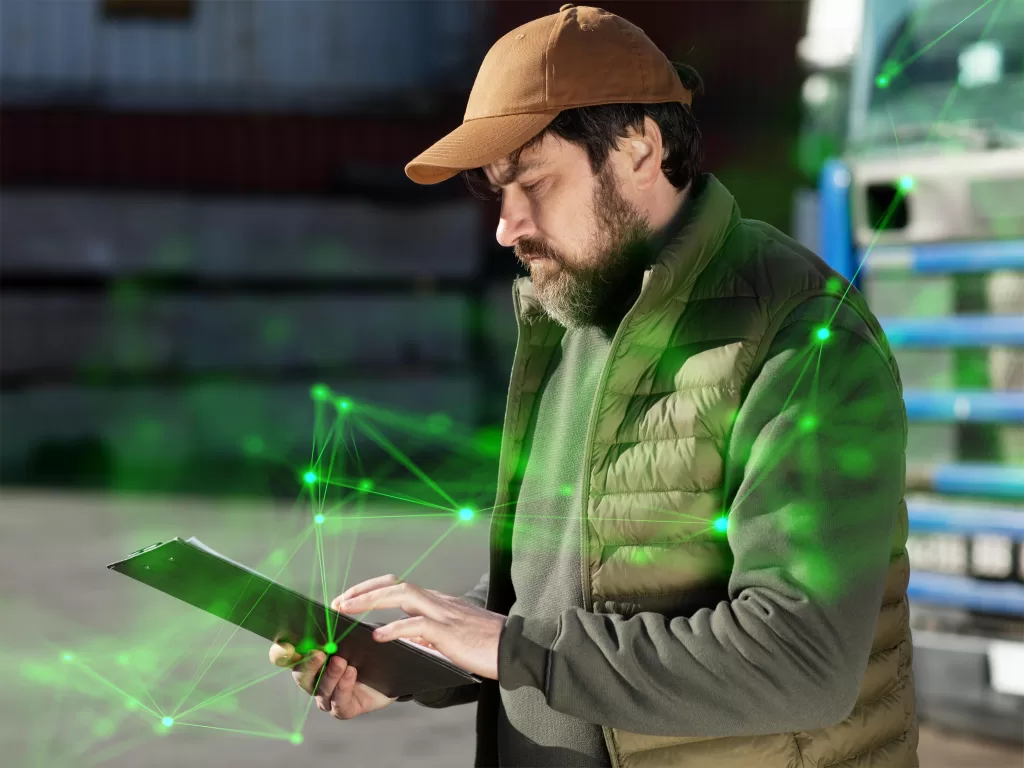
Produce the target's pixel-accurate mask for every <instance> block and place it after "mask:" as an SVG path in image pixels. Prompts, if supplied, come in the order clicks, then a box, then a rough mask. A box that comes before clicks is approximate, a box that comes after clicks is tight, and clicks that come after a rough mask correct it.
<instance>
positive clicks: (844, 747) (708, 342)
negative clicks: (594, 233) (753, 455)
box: [487, 176, 918, 768]
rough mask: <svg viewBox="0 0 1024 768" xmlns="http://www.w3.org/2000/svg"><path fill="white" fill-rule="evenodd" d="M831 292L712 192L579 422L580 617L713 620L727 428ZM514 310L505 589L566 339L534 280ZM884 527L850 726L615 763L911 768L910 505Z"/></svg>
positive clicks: (721, 589)
mask: <svg viewBox="0 0 1024 768" xmlns="http://www.w3.org/2000/svg"><path fill="white" fill-rule="evenodd" d="M769 254H770V256H771V268H770V269H768V268H767V266H766V258H767V255H769ZM834 275H835V273H834V272H833V271H832V270H830V269H829V268H828V267H827V266H826V265H825V264H824V263H823V262H822V261H821V260H820V259H818V258H817V257H816V256H814V255H813V254H810V253H809V252H808V251H806V250H805V249H802V248H800V246H798V245H797V244H796V243H794V242H793V241H792V240H790V239H788V238H786V237H785V236H784V235H783V234H781V233H779V232H778V231H777V230H774V229H773V228H771V227H769V226H768V225H766V224H763V223H760V222H755V221H749V220H743V219H741V218H740V213H739V210H738V208H737V206H736V203H735V201H734V199H733V197H732V195H731V194H730V193H729V192H728V191H727V190H726V189H725V187H723V186H722V185H721V184H720V183H719V182H718V181H717V180H716V179H715V178H714V177H713V176H709V177H707V185H706V188H705V190H704V191H703V194H702V195H701V197H700V199H699V201H698V202H697V206H696V211H695V217H694V219H693V220H691V221H690V222H689V223H688V224H687V225H686V226H685V228H684V230H683V231H682V232H681V233H680V234H678V235H677V236H676V237H675V238H674V240H673V241H672V242H671V243H670V244H669V245H668V246H667V247H666V248H665V249H664V250H663V252H662V253H661V255H660V257H659V260H658V262H657V264H656V265H655V266H654V267H653V268H652V269H650V270H648V271H647V273H646V274H645V276H644V281H643V288H642V290H641V292H640V296H639V298H638V299H637V301H636V303H635V304H634V305H633V307H632V309H631V310H630V311H629V313H628V314H627V315H626V317H625V318H624V319H623V321H622V323H621V324H620V326H619V329H618V331H617V333H616V335H615V338H614V340H613V342H612V347H611V351H610V353H609V356H608V362H607V364H606V367H605V370H604V372H603V377H602V380H601V384H600V385H599V387H598V392H597V395H596V397H595V401H594V404H593V407H592V410H591V415H590V423H589V426H588V431H587V445H586V449H585V456H586V465H585V467H584V487H583V509H582V514H581V525H580V539H581V546H582V547H583V564H584V565H583V568H582V569H581V573H580V576H579V577H580V585H581V586H582V590H583V594H584V595H586V596H588V605H589V609H590V610H592V611H594V612H595V613H601V612H604V613H615V614H619V615H622V616H625V617H629V616H632V615H634V614H636V613H640V612H642V611H654V612H658V613H661V614H663V615H666V616H669V617H673V616H678V615H686V616H688V615H691V614H692V613H693V612H694V611H695V610H696V608H697V607H699V606H700V605H701V604H702V602H703V604H706V605H708V607H712V608H713V607H714V605H715V604H716V603H717V602H718V601H719V600H720V599H723V596H724V595H725V594H726V584H727V582H728V577H729V563H730V562H731V559H730V556H729V552H728V549H727V544H726V543H725V542H724V541H723V537H722V536H720V535H716V534H715V532H714V527H713V525H712V521H714V520H715V518H716V517H718V516H719V515H720V514H721V513H722V510H723V509H726V508H727V504H728V498H727V496H728V491H727V489H726V488H725V479H724V477H723V475H724V456H725V447H726V443H727V440H728V437H729V432H730V426H731V424H732V420H733V417H734V415H735V413H736V412H737V410H738V408H739V406H740V403H741V402H742V397H743V395H744V393H745V392H746V389H747V385H748V384H749V381H750V380H751V377H752V376H753V375H754V373H755V372H756V371H757V369H758V368H759V367H760V364H761V363H762V362H763V355H764V354H766V351H767V349H768V346H769V344H770V342H771V340H772V338H773V336H774V333H775V331H776V329H777V328H778V327H779V325H780V324H781V322H782V321H783V319H784V318H785V317H786V315H787V313H788V312H789V310H790V309H792V308H793V307H794V306H796V304H798V303H800V302H802V301H804V300H806V299H808V298H810V297H813V296H817V295H822V294H825V293H826V286H825V283H826V280H827V279H828V278H829V277H832V276H834ZM843 285H844V286H845V282H844V283H843ZM844 290H845V288H844ZM514 297H515V309H516V317H517V320H518V324H519V342H518V344H517V349H516V355H515V361H514V364H513V368H512V378H511V385H510V390H509V399H508V405H507V410H506V416H505V428H504V437H503V444H502V451H501V460H500V467H499V477H498V497H497V501H496V505H497V506H496V510H495V514H494V516H493V517H492V529H491V536H492V539H491V549H492V573H495V572H500V569H501V568H502V567H503V565H502V559H503V558H508V557H509V556H510V555H509V552H510V542H511V526H512V515H510V514H507V513H506V510H508V509H509V508H510V507H509V504H510V500H511V499H513V498H514V480H515V478H516V477H517V476H521V471H522V468H523V466H524V464H525V459H526V457H525V455H524V452H523V450H522V448H523V439H524V436H525V433H526V429H527V425H528V422H529V419H530V413H531V411H532V410H533V408H534V406H535V404H536V400H537V396H538V392H539V390H540V388H541V385H542V383H543V381H544V375H545V371H546V369H547V366H548V363H549V362H550V360H551V355H552V353H553V352H554V350H555V349H556V348H557V347H558V345H559V341H560V339H561V337H562V334H563V329H562V328H561V326H559V325H558V324H556V323H555V322H553V321H552V320H550V319H549V318H548V317H547V315H546V314H545V313H544V312H543V310H542V309H541V307H540V304H539V303H538V301H537V299H536V296H535V294H534V293H533V289H532V286H531V283H530V281H529V280H528V279H525V278H524V279H521V280H518V281H517V282H516V285H515V290H514ZM846 301H847V302H851V303H852V305H853V306H855V307H857V308H858V310H859V312H860V314H861V315H862V316H863V317H864V319H865V321H866V322H867V323H868V324H869V326H870V327H871V328H872V329H873V331H874V333H875V337H876V339H877V340H878V342H879V344H880V345H881V348H882V349H883V350H885V352H886V353H887V354H888V356H889V359H890V361H892V355H891V353H889V348H888V345H887V343H886V341H885V337H884V335H883V333H882V330H881V328H880V327H879V325H878V323H877V320H875V318H874V316H873V315H872V314H871V313H870V312H869V311H868V310H867V308H866V307H865V306H864V304H863V300H862V299H861V297H860V296H859V295H858V294H857V293H856V291H854V290H852V289H851V291H850V293H849V294H848V295H847V297H846ZM891 364H892V367H893V370H894V372H896V364H895V362H894V361H892V362H891ZM896 376H897V377H898V372H896ZM897 380H898V378H897ZM904 429H905V425H904ZM905 434H906V433H905V431H904V435H905ZM707 489H713V490H707ZM651 509H666V510H673V511H677V512H679V513H682V514H681V515H680V517H681V518H688V519H689V520H690V521H692V520H693V519H694V518H700V519H702V520H706V521H708V525H707V531H708V532H707V533H697V534H696V535H695V534H694V530H695V527H694V524H693V523H692V522H688V523H686V524H681V525H680V526H679V529H678V530H673V529H672V527H671V526H667V525H666V524H665V522H664V521H657V522H656V521H651V520H649V519H648V518H650V517H651V515H650V510H651ZM894 513H897V514H898V516H899V524H898V525H897V526H896V533H895V534H894V536H893V541H892V550H891V552H892V555H891V561H890V567H889V576H888V580H887V583H886V587H885V593H884V598H883V600H882V605H881V606H880V608H879V614H878V623H877V626H876V630H875V635H874V642H873V647H872V652H871V656H870V659H869V662H868V667H867V671H866V673H865V675H864V678H863V681H862V683H861V689H860V694H859V696H858V699H857V704H856V707H855V709H854V710H853V712H852V713H851V714H850V715H849V717H847V718H846V719H845V720H843V721H842V722H840V723H837V724H835V725H833V726H830V727H828V728H824V729H820V730H816V731H811V732H802V733H784V734H773V735H768V736H756V737H735V738H693V737H687V736H685V735H680V736H651V735H645V734H640V733H630V732H627V731H622V730H620V729H617V728H609V727H605V728H604V729H603V730H604V737H605V742H606V744H607V747H608V751H609V754H610V755H611V759H612V764H613V765H614V766H616V768H641V767H642V768H661V767H662V766H665V767H666V768H667V767H668V766H677V767H679V768H683V767H685V768H750V767H751V766H759V767H761V768H797V767H803V766H815V767H816V768H822V767H823V766H833V768H839V767H840V766H842V768H854V766H856V767H857V768H869V767H870V768H881V767H882V766H885V767H886V768H889V767H892V768H896V766H900V768H905V767H906V766H916V765H917V764H918V763H917V757H916V753H917V725H916V718H915V715H914V687H913V679H912V675H911V640H910V629H909V625H908V617H909V611H908V605H907V598H906V586H907V580H908V577H909V564H908V560H907V556H906V553H905V549H904V545H905V543H906V538H907V510H906V504H905V502H901V503H900V505H899V509H898V510H894ZM504 567H507V562H506V563H505V566H504ZM496 569H498V570H496ZM566 588H567V589H569V588H571V585H566ZM501 591H502V589H501V588H500V587H499V588H498V590H497V592H498V593H499V594H494V592H495V585H494V584H493V583H492V594H489V596H488V601H487V602H488V608H489V609H491V610H501V609H502V608H507V607H508V606H507V605H506V606H503V605H502V603H503V602H505V601H506V599H507V597H508V596H507V595H502V594H500V593H501ZM488 709H490V708H489V707H488Z"/></svg>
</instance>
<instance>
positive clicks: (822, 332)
mask: <svg viewBox="0 0 1024 768" xmlns="http://www.w3.org/2000/svg"><path fill="white" fill-rule="evenodd" d="M831 335H832V331H830V330H829V329H828V328H819V329H818V330H817V331H815V332H814V336H815V338H817V340H818V341H825V340H826V339H828V337H829V336H831Z"/></svg>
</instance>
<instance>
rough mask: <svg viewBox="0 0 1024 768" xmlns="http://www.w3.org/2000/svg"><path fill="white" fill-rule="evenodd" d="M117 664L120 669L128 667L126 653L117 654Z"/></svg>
mask: <svg viewBox="0 0 1024 768" xmlns="http://www.w3.org/2000/svg"><path fill="white" fill-rule="evenodd" d="M117 663H118V664H120V665H121V666H122V667H126V666H128V654H127V653H119V654H118V655H117Z"/></svg>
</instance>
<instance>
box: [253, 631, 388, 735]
mask: <svg viewBox="0 0 1024 768" xmlns="http://www.w3.org/2000/svg"><path fill="white" fill-rule="evenodd" d="M326 659H327V655H326V654H325V653H324V652H323V651H313V653H311V654H310V655H309V656H308V657H306V658H305V659H303V657H302V656H301V655H299V654H298V653H296V652H295V648H293V647H292V645H291V644H290V643H281V644H280V645H277V644H275V645H273V646H272V647H271V648H270V661H271V662H272V663H274V664H276V665H277V666H279V667H293V669H292V678H293V679H294V680H295V682H296V683H297V684H298V686H299V688H301V689H302V690H304V691H305V692H306V693H308V694H310V695H311V696H315V698H316V706H317V708H318V709H320V711H321V712H330V713H331V715H333V716H334V717H336V718H337V719H338V720H350V719H352V718H353V717H357V716H359V715H365V714H366V713H367V712H375V711H376V710H378V709H384V707H387V706H389V705H390V704H391V703H392V702H394V701H395V699H392V698H390V697H388V696H385V695H384V694H383V693H381V692H380V691H377V690H374V689H373V688H371V687H370V686H368V685H364V684H363V683H360V682H359V680H358V674H359V673H358V672H357V671H356V668H355V667H353V666H351V665H350V664H349V663H348V662H347V661H345V659H343V658H341V656H332V657H331V660H330V663H328V664H327V668H326V669H323V666H324V661H325V660H326ZM322 669H323V672H322V674H321V670H322Z"/></svg>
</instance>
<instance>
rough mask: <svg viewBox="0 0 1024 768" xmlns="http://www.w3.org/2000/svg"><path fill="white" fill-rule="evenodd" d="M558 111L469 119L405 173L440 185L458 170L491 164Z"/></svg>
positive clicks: (545, 123) (544, 126)
mask: <svg viewBox="0 0 1024 768" xmlns="http://www.w3.org/2000/svg"><path fill="white" fill-rule="evenodd" d="M559 112H561V110H560V109H555V110H549V111H547V112H532V113H529V114H523V115H499V116H497V117H479V118H476V119H475V120H467V121H466V122H464V123H463V124H462V125H460V126H459V127H458V128H456V129H455V130H454V131H452V132H451V133H449V134H448V135H447V136H445V137H444V138H443V139H441V140H440V141H438V142H437V143H435V144H434V145H433V146H432V147H430V148H429V149H427V150H426V151H425V152H422V153H421V154H419V155H418V156H417V157H416V158H415V159H414V160H412V161H411V162H410V163H409V164H408V165H406V166H405V175H406V176H408V177H409V178H410V179H412V180H413V181H414V182H416V183H417V184H437V183H439V182H442V181H445V180H446V179H450V178H451V177H452V176H455V175H456V174H457V173H459V171H465V170H468V169H470V168H482V167H483V166H485V165H490V164H491V163H494V162H496V161H498V160H500V159H501V158H503V157H505V156H506V155H508V154H509V153H510V152H513V151H515V150H517V149H519V147H521V146H522V145H523V144H525V143H526V142H528V141H529V140H530V139H532V138H533V137H534V136H536V135H537V134H538V133H540V132H541V131H543V130H544V129H545V128H546V127H547V126H548V124H549V123H550V122H551V121H552V120H554V119H555V118H556V117H557V116H558V113H559Z"/></svg>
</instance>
